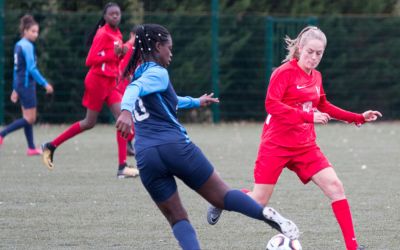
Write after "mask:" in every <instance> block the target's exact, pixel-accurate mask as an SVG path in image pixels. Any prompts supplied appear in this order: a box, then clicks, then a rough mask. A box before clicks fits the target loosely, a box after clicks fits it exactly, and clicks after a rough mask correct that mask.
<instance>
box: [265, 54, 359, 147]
mask: <svg viewBox="0 0 400 250" xmlns="http://www.w3.org/2000/svg"><path fill="white" fill-rule="evenodd" d="M265 109H266V111H267V113H268V116H267V119H266V121H265V124H264V129H263V135H262V141H263V142H267V143H272V144H274V145H277V146H282V147H287V148H292V149H294V150H295V149H296V148H297V149H299V148H303V147H309V146H314V145H316V142H315V140H316V134H315V130H314V112H318V111H321V112H324V113H327V114H329V115H330V116H331V117H332V118H335V119H337V120H342V121H346V122H349V123H353V122H354V123H356V124H357V125H358V124H362V123H364V122H365V120H364V117H363V116H362V115H361V114H356V113H352V112H349V111H345V110H343V109H340V108H338V107H336V106H334V105H333V104H331V103H330V102H328V100H327V99H326V95H325V91H324V89H323V87H322V77H321V73H320V72H319V71H317V70H315V69H313V70H312V71H311V74H307V73H306V72H304V70H302V69H301V68H300V67H299V66H298V64H297V60H296V59H293V60H291V61H290V62H286V63H284V64H282V65H281V66H280V67H278V68H277V69H276V70H275V71H274V72H273V73H272V75H271V79H270V83H269V86H268V91H267V96H266V99H265Z"/></svg>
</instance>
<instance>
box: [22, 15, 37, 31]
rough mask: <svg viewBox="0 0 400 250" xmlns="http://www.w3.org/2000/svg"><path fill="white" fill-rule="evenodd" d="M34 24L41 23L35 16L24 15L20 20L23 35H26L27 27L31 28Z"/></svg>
mask: <svg viewBox="0 0 400 250" xmlns="http://www.w3.org/2000/svg"><path fill="white" fill-rule="evenodd" d="M34 25H39V24H38V23H37V22H36V21H35V18H33V16H31V15H24V16H23V17H21V19H20V20H19V32H20V33H21V36H24V31H25V30H27V29H30V28H31V27H32V26H34Z"/></svg>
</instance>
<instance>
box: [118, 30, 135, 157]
mask: <svg viewBox="0 0 400 250" xmlns="http://www.w3.org/2000/svg"><path fill="white" fill-rule="evenodd" d="M134 44H135V34H134V33H133V32H131V33H130V37H129V40H128V41H126V43H125V44H124V45H123V46H122V47H121V49H125V50H126V53H125V56H124V57H123V58H122V59H121V61H120V63H119V66H118V68H119V76H118V80H117V84H118V85H117V89H118V91H119V92H120V93H121V95H122V96H123V95H124V93H125V89H126V87H127V86H128V85H129V83H130V82H131V80H132V79H131V78H132V74H133V73H131V74H128V76H127V77H125V76H124V74H125V69H126V68H127V66H128V63H129V61H130V59H131V57H132V54H133V49H134V48H133V46H134ZM134 137H135V127H134V126H132V133H131V134H130V136H129V137H128V138H127V142H128V144H127V153H128V155H131V156H134V155H135V149H134V148H133V145H132V141H133V139H134Z"/></svg>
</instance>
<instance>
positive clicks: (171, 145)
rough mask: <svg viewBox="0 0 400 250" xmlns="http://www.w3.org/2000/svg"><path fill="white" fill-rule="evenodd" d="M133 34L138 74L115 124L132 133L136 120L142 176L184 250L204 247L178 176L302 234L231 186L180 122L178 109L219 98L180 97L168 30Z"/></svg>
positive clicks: (217, 202)
mask: <svg viewBox="0 0 400 250" xmlns="http://www.w3.org/2000/svg"><path fill="white" fill-rule="evenodd" d="M134 33H135V34H136V39H135V51H134V54H133V56H132V58H131V60H130V62H129V64H128V68H127V69H126V72H128V73H129V72H133V71H135V73H134V77H133V81H132V82H131V83H130V84H129V85H128V87H127V89H126V91H125V94H124V97H123V99H122V104H121V110H122V111H121V115H120V116H119V118H118V120H117V123H116V127H117V129H118V130H119V131H121V133H122V135H123V136H124V137H127V136H128V135H129V132H130V130H131V126H132V122H133V120H134V122H135V132H136V135H135V136H136V139H135V149H136V161H137V165H138V168H139V174H140V179H141V181H142V183H143V185H144V186H145V188H146V190H147V191H148V192H149V194H150V196H151V198H152V199H153V201H154V202H155V203H156V205H157V206H158V208H159V209H160V210H161V212H162V213H163V214H164V216H165V218H166V219H167V220H168V222H169V224H170V225H171V227H172V231H173V234H174V236H175V238H176V239H177V241H178V242H179V244H180V246H181V247H182V249H185V250H186V249H200V244H199V242H198V239H197V236H196V232H195V230H194V228H193V227H192V225H191V224H190V222H189V219H188V214H187V212H186V210H185V208H184V207H183V205H182V202H181V200H180V197H179V193H178V190H177V184H176V180H175V177H177V178H179V179H181V180H182V181H183V182H184V183H185V184H186V185H187V186H189V187H190V188H191V189H193V190H194V191H196V192H197V193H198V194H200V195H201V196H202V197H203V198H204V199H206V200H207V201H208V202H210V203H211V204H213V205H214V206H216V207H218V208H221V209H225V210H228V211H235V212H239V213H242V214H244V215H246V216H248V217H251V218H254V219H258V220H260V221H264V222H266V223H268V224H269V225H271V226H272V227H274V228H275V229H277V230H278V231H280V232H283V233H284V234H286V235H287V236H288V237H291V238H297V237H298V236H299V231H298V228H297V227H296V225H295V224H294V223H293V222H291V221H289V220H287V219H285V218H283V217H282V216H280V215H279V214H278V213H277V212H276V211H275V210H273V209H272V208H269V207H266V208H263V207H262V206H260V205H259V204H258V203H256V202H255V201H254V200H253V199H252V198H250V197H249V196H247V195H246V194H244V193H243V192H241V191H239V190H233V189H231V188H230V187H228V185H227V184H225V182H224V181H223V180H222V179H221V177H220V176H219V175H218V174H217V173H216V172H215V171H214V168H213V166H212V165H211V163H210V162H209V161H208V160H207V158H206V157H205V156H204V154H203V153H202V151H201V150H200V149H199V148H198V147H197V146H196V145H195V144H194V143H193V142H192V141H191V140H190V138H189V137H188V135H187V133H186V130H185V128H184V127H183V126H182V125H181V124H180V123H179V121H178V120H177V109H179V108H191V107H199V106H206V105H209V104H211V103H215V102H218V99H216V98H213V97H212V95H203V96H202V97H200V98H198V99H196V98H191V97H178V96H177V95H176V93H175V90H174V88H173V86H172V84H171V81H170V78H169V75H168V71H167V69H166V68H167V67H168V65H169V64H170V62H171V58H172V38H171V35H170V33H169V32H168V31H167V29H166V28H164V27H163V26H160V25H157V24H144V25H139V26H137V27H136V29H135V32H134ZM267 218H268V219H267Z"/></svg>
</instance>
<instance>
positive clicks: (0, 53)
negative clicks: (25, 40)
mask: <svg viewBox="0 0 400 250" xmlns="http://www.w3.org/2000/svg"><path fill="white" fill-rule="evenodd" d="M3 123H4V0H0V124H3Z"/></svg>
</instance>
